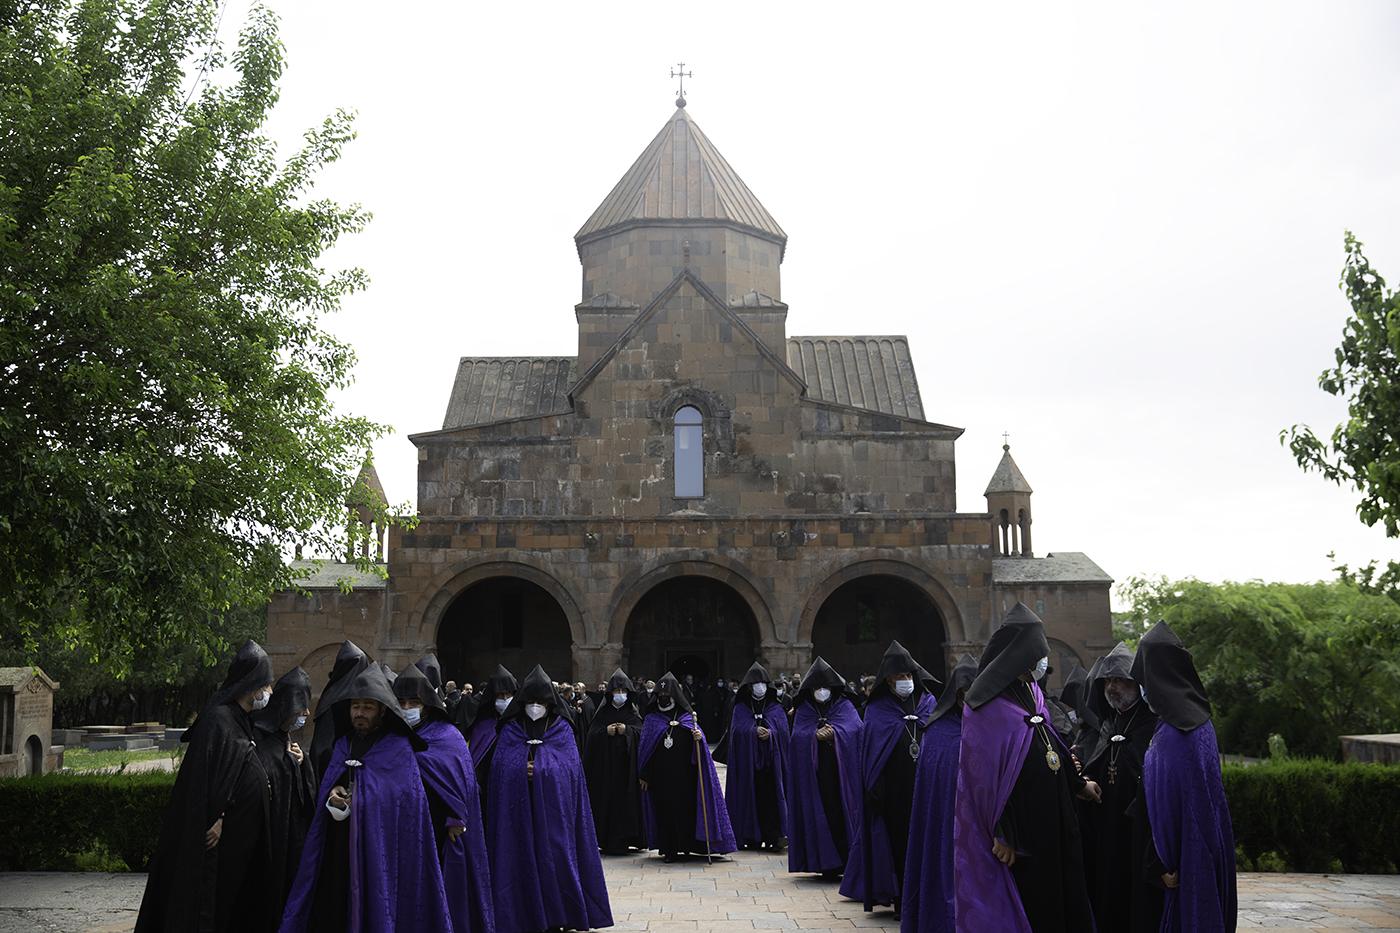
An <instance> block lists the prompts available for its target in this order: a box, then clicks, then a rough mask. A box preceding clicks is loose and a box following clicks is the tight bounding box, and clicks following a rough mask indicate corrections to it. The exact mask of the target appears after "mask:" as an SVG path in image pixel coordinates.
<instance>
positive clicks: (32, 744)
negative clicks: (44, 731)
mask: <svg viewBox="0 0 1400 933" xmlns="http://www.w3.org/2000/svg"><path fill="white" fill-rule="evenodd" d="M24 758H25V762H24V764H25V773H26V774H28V775H29V776H30V777H38V776H39V775H41V774H43V773H44V743H43V742H40V741H39V737H38V736H37V735H31V736H30V737H29V741H28V742H25V743H24Z"/></svg>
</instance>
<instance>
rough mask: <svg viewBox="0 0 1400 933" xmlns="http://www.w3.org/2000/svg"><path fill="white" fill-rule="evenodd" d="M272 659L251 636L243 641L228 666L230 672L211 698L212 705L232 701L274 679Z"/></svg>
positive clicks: (210, 703)
mask: <svg viewBox="0 0 1400 933" xmlns="http://www.w3.org/2000/svg"><path fill="white" fill-rule="evenodd" d="M274 679H275V678H274V675H273V673H272V661H271V659H269V658H268V656H267V652H266V651H264V650H263V648H262V645H260V644H258V643H257V642H255V641H253V640H252V639H251V638H250V639H248V640H247V641H245V642H244V643H243V647H242V648H239V649H238V653H237V654H235V655H234V656H233V663H232V664H230V665H229V666H228V674H227V675H226V676H225V677H224V682H223V684H221V685H220V687H219V689H218V690H217V691H215V693H214V695H213V696H212V697H210V698H209V705H210V706H219V705H221V704H224V703H232V702H234V701H235V700H237V699H238V698H239V697H241V696H243V695H244V694H248V693H252V692H253V691H254V690H255V689H257V688H258V687H261V686H264V685H265V684H270V683H272V681H273V680H274Z"/></svg>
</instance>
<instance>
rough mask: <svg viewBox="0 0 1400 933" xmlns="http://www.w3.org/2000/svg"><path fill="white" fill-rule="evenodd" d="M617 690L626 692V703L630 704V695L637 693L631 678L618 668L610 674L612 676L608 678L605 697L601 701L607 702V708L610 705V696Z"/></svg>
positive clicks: (631, 698) (631, 697)
mask: <svg viewBox="0 0 1400 933" xmlns="http://www.w3.org/2000/svg"><path fill="white" fill-rule="evenodd" d="M619 690H625V691H627V702H628V703H631V702H632V700H633V696H632V695H633V694H634V693H636V692H637V688H636V687H635V686H634V685H633V684H632V678H631V677H628V676H627V674H626V673H625V672H624V671H623V670H622V668H620V667H619V668H618V669H617V670H615V671H613V672H612V676H611V677H609V678H608V686H607V689H606V690H605V691H604V693H605V694H606V696H604V697H603V699H605V700H607V701H608V705H609V706H611V705H612V695H613V694H614V693H616V692H617V691H619Z"/></svg>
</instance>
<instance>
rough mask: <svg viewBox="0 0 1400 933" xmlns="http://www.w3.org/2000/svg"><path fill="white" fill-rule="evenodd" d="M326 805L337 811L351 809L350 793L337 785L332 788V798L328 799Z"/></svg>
mask: <svg viewBox="0 0 1400 933" xmlns="http://www.w3.org/2000/svg"><path fill="white" fill-rule="evenodd" d="M326 803H328V804H330V805H331V806H333V807H335V808H336V809H337V810H345V809H348V808H349V807H350V792H349V791H348V790H346V789H345V788H343V787H341V786H340V785H339V784H337V785H336V786H335V787H332V788H331V794H330V797H328V798H327V799H326Z"/></svg>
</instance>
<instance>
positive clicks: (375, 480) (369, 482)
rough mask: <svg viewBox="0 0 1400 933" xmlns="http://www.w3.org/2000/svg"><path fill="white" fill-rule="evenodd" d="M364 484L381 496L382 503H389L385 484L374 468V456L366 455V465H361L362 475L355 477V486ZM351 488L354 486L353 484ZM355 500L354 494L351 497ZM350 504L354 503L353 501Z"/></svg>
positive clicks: (373, 492)
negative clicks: (385, 492)
mask: <svg viewBox="0 0 1400 933" xmlns="http://www.w3.org/2000/svg"><path fill="white" fill-rule="evenodd" d="M360 485H363V486H364V487H365V489H367V490H369V492H371V493H372V494H374V495H376V496H378V497H379V501H380V502H381V503H387V502H388V501H389V497H388V496H386V495H385V494H384V484H383V483H381V482H380V481H379V472H378V471H377V470H375V468H374V458H373V457H365V465H364V466H362V467H360V475H359V476H357V477H355V483H354V486H360ZM351 488H354V487H353V486H352V487H351ZM351 498H352V500H353V498H354V497H353V496H352V497H351ZM350 504H352V505H353V504H354V503H353V502H352V503H350Z"/></svg>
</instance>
